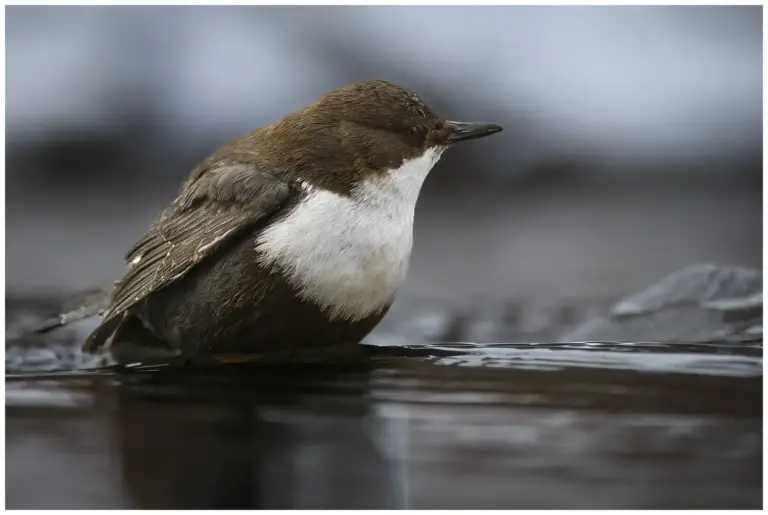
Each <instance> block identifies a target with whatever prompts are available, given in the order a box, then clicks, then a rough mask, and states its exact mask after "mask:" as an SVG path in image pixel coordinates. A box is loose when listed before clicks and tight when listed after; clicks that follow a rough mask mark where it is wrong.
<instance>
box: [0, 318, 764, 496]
mask: <svg viewBox="0 0 768 515" xmlns="http://www.w3.org/2000/svg"><path fill="white" fill-rule="evenodd" d="M11 318H12V319H13V320H12V322H14V323H13V324H11V325H10V326H9V327H10V328H9V329H7V332H6V499H7V507H8V508H180V509H184V508H328V509H332V508H446V509H450V508H510V509H515V508H518V509H521V508H562V509H567V508H584V509H587V508H597V509H599V508H616V509H621V508H626V509H631V508H649V509H651V508H723V509H727V508H760V507H761V505H762V346H761V345H752V346H749V345H732V344H730V345H719V344H716V343H713V344H697V345H686V344H682V343H679V344H667V345H662V344H654V343H641V342H637V343H624V344H618V343H591V344H586V343H573V344H508V345H498V344H497V345H471V344H442V345H437V344H429V345H427V344H425V345H412V346H410V347H407V348H403V347H378V346H377V347H360V348H358V349H357V352H354V353H351V354H349V355H347V354H345V355H337V356H332V357H329V356H324V355H319V356H313V357H309V356H307V357H304V358H302V359H301V360H299V361H296V362H292V363H287V362H285V361H284V360H281V359H277V358H274V359H266V358H261V359H260V360H255V361H254V362H251V363H229V364H216V365H202V364H198V365H195V366H193V367H186V368H183V367H177V366H172V367H138V368H134V369H129V370H122V371H118V370H115V369H113V368H110V367H104V366H101V364H100V363H99V362H98V361H91V362H84V361H82V360H80V361H78V359H80V357H79V355H78V354H77V352H76V351H75V350H74V349H75V348H76V341H75V340H74V339H72V336H71V335H69V336H67V335H66V333H65V335H64V336H56V335H53V334H52V335H51V336H50V337H49V338H51V340H50V341H38V340H34V339H28V338H25V337H23V336H20V335H21V334H22V333H23V331H21V330H20V329H19V328H20V327H23V326H24V325H25V323H26V322H24V318H23V317H19V316H18V313H17V312H14V313H12V316H11ZM14 324H15V325H14ZM57 338H58V339H57ZM67 338H69V339H67ZM361 349H362V350H361ZM75 367H81V368H82V367H86V368H91V369H90V370H72V369H73V368H75Z"/></svg>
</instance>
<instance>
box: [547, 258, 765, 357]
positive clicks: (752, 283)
mask: <svg viewBox="0 0 768 515" xmlns="http://www.w3.org/2000/svg"><path fill="white" fill-rule="evenodd" d="M762 289H763V274H762V271H760V270H750V269H746V268H741V267H731V266H718V265H711V264H700V265H692V266H689V267H686V268H684V269H682V270H680V271H678V272H675V273H673V274H671V275H669V276H667V277H665V278H664V279H662V280H661V281H660V282H658V283H656V284H654V285H653V286H650V287H649V288H647V289H645V290H643V291H641V292H639V293H637V294H635V295H631V296H629V297H626V298H624V299H622V300H620V301H619V302H618V303H616V304H615V305H614V306H613V307H612V308H611V309H610V311H609V313H608V314H607V315H606V316H600V317H595V318H592V319H589V320H587V321H585V322H584V323H582V324H581V325H579V326H578V327H576V328H575V329H573V330H571V331H565V332H564V333H563V334H562V335H561V337H560V341H659V342H673V341H684V342H690V343H696V342H723V341H725V342H733V343H748V342H762V333H763V332H762V326H763V318H762V307H763V294H762Z"/></svg>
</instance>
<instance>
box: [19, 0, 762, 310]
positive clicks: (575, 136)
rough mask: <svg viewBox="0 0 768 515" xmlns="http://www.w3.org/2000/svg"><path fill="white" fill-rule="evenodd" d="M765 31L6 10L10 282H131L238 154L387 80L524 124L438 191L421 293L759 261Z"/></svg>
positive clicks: (577, 292)
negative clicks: (219, 162) (221, 162)
mask: <svg viewBox="0 0 768 515" xmlns="http://www.w3.org/2000/svg"><path fill="white" fill-rule="evenodd" d="M761 42H762V12H761V7H759V6H734V7H266V6H264V7H18V6H17V7H8V8H6V136H7V141H6V157H7V161H6V188H7V189H6V191H7V200H6V201H7V204H6V205H7V212H6V216H7V218H6V220H7V226H6V235H7V246H6V252H7V254H6V260H7V261H6V266H7V268H6V280H7V288H8V290H9V291H10V292H18V293H22V292H23V293H29V292H30V291H38V290H45V291H63V290H70V289H79V288H84V287H87V286H92V285H94V284H97V283H101V282H104V281H108V280H112V279H116V278H117V277H118V276H119V275H120V274H121V273H122V271H123V266H124V264H123V260H122V257H123V255H124V253H125V251H126V249H127V248H129V247H130V246H131V244H132V243H133V242H134V240H135V239H136V238H137V237H138V236H139V235H140V234H141V233H142V231H143V230H144V229H145V228H146V227H147V226H148V224H149V223H150V222H151V220H152V218H153V217H154V216H155V215H156V214H157V213H158V212H159V211H160V210H161V209H162V208H163V207H164V205H165V204H166V203H167V202H169V201H170V200H171V199H172V198H173V197H174V196H175V194H176V191H177V188H178V185H179V183H180V182H181V180H182V179H183V178H184V177H185V176H186V174H187V173H188V172H189V170H191V169H192V168H193V167H194V166H195V165H196V164H197V162H199V161H200V160H201V159H202V158H204V157H205V156H206V155H207V154H209V153H210V152H212V151H213V150H214V149H215V148H216V147H217V146H219V145H220V144H222V143H224V142H226V141H227V140H229V139H231V138H233V137H236V136H238V135H239V134H241V133H243V132H245V131H248V130H250V129H252V128H255V127H257V126H261V125H264V124H267V123H270V122H273V121H275V120H277V119H279V118H280V116H282V115H283V114H285V113H287V112H289V111H291V110H293V109H295V108H298V107H300V106H302V105H304V104H306V103H308V102H311V101H312V100H313V99H315V98H316V97H317V96H319V95H320V94H322V93H324V92H326V91H328V90H330V89H333V88H335V87H337V86H340V85H343V84H345V83H347V82H351V81H355V80H361V79H369V78H383V79H388V80H391V81H393V82H397V83H400V84H402V85H404V86H407V87H410V88H412V89H413V90H415V91H417V92H418V93H419V94H420V96H421V97H422V98H423V99H424V100H425V101H426V102H427V103H428V104H430V106H431V107H432V108H433V109H434V110H435V111H437V112H439V113H441V114H442V115H444V116H445V117H447V118H452V119H460V120H482V121H492V122H496V123H499V124H501V125H503V126H504V127H505V129H506V130H505V132H503V133H502V134H500V135H498V136H496V137H493V138H489V139H487V140H482V141H478V142H473V143H472V144H467V145H463V146H461V148H456V149H454V150H452V151H451V152H450V154H448V155H446V156H445V158H444V159H442V160H441V162H440V163H439V165H438V166H437V167H436V169H435V170H434V171H433V173H432V175H431V176H430V177H429V179H428V180H427V182H426V184H425V187H424V190H423V193H422V198H421V201H420V204H419V206H418V209H417V217H416V229H415V231H416V234H415V249H414V255H413V260H412V267H411V273H410V275H409V277H408V280H407V284H406V286H405V288H404V291H403V293H402V295H403V296H411V297H413V298H425V299H437V300H441V301H446V302H448V301H451V302H454V301H455V302H476V301H477V300H479V299H484V300H490V301H493V300H494V299H509V298H521V297H526V298H532V297H535V298H547V297H557V298H577V299H578V298H585V297H600V296H614V295H619V294H623V293H627V292H630V291H633V290H635V289H637V288H641V287H644V286H645V285H647V284H649V283H652V282H655V281H656V280H657V279H658V278H660V277H661V276H664V275H666V274H668V273H670V272H673V271H675V270H677V269H679V268H681V267H683V266H685V265H687V264H690V263H693V262H700V261H707V262H715V263H723V264H732V265H744V266H750V267H755V268H761V262H762V256H761V241H762V239H761V236H762V231H761V181H762V170H761V167H762V103H761V101H762V50H761Z"/></svg>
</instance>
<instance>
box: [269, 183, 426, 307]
mask: <svg viewBox="0 0 768 515" xmlns="http://www.w3.org/2000/svg"><path fill="white" fill-rule="evenodd" d="M399 204H400V203H399V202H398V201H396V200H395V201H394V202H388V203H384V204H378V203H368V202H361V201H359V200H355V199H353V198H350V197H346V196H341V195H337V194H335V193H331V192H328V191H324V190H319V191H311V192H310V193H309V195H308V196H307V197H306V198H305V199H304V200H303V201H302V202H300V203H299V204H298V205H297V206H296V207H294V208H293V210H292V211H291V212H290V213H288V215H287V216H286V217H284V218H283V219H282V220H280V221H278V222H275V223H273V224H272V225H271V226H269V227H267V228H266V229H265V230H264V231H263V232H262V233H261V235H260V236H259V237H258V239H257V243H256V248H257V250H258V251H259V255H260V259H261V260H262V262H263V264H266V265H277V266H279V268H280V269H281V270H282V271H283V273H285V274H286V277H287V279H288V281H289V282H290V283H291V284H292V285H293V286H294V287H295V288H296V289H297V291H298V292H299V295H300V296H301V297H302V298H304V299H305V300H308V301H312V302H314V303H316V304H318V305H320V306H321V307H323V308H325V309H326V310H327V312H328V313H329V314H330V316H331V318H332V319H344V320H350V321H357V320H362V319H363V318H366V317H368V316H370V315H371V314H374V313H377V312H379V311H380V310H381V309H383V308H384V307H386V306H388V305H389V304H390V303H391V302H392V299H393V297H394V294H395V291H396V289H397V287H398V285H399V284H400V283H401V282H402V281H403V279H404V278H405V275H406V273H407V271H408V261H409V257H410V253H411V247H412V243H413V208H414V206H413V205H406V204H405V203H403V205H399Z"/></svg>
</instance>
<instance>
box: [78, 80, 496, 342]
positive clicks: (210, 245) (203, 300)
mask: <svg viewBox="0 0 768 515" xmlns="http://www.w3.org/2000/svg"><path fill="white" fill-rule="evenodd" d="M501 130H502V128H501V127H500V126H498V125H494V124H490V123H467V122H453V121H447V120H445V119H443V118H441V117H439V116H437V115H436V114H434V113H433V112H432V111H431V110H430V109H429V108H428V107H427V106H426V105H425V104H424V103H423V102H422V101H421V100H420V99H419V97H418V96H417V95H416V94H414V93H413V92H411V91H408V90H407V89H405V88H402V87H400V86H397V85H394V84H392V83H390V82H387V81H383V80H371V81H364V82H357V83H353V84H349V85H347V86H344V87H342V88H339V89H336V90H334V91H331V92H330V93H327V94H325V95H324V96H322V97H320V98H319V99H318V100H317V101H315V102H314V103H312V104H310V105H308V106H306V107H304V108H302V109H299V110H297V111H295V112H293V113H291V114H288V115H287V116H285V117H284V118H283V119H282V120H280V121H279V122H277V123H274V124H272V125H267V126H265V127H262V128H259V129H256V130H254V131H252V132H250V133H248V134H245V135H244V136H242V137H240V138H238V139H236V140H234V141H232V142H230V143H228V144H226V145H224V146H223V147H221V148H220V149H218V150H217V151H216V152H215V153H214V154H213V155H211V156H209V157H208V158H207V159H205V160H204V161H203V162H202V163H201V164H200V165H199V166H198V167H197V168H196V169H195V170H193V171H192V173H191V174H190V176H189V177H188V178H187V179H186V181H185V182H184V183H183V185H182V187H181V190H180V192H179V195H178V197H177V198H176V199H175V200H174V201H173V202H172V203H171V204H170V205H169V206H168V207H167V208H166V209H165V210H164V211H163V212H162V213H161V214H160V216H159V217H158V218H157V219H156V220H155V222H154V223H153V224H152V226H151V227H150V228H149V230H148V231H147V233H146V234H145V235H144V236H142V237H141V239H139V241H138V242H137V243H136V245H135V246H134V247H133V248H132V249H131V250H130V251H129V252H128V254H127V256H126V261H127V263H128V267H129V269H128V271H127V273H126V275H125V276H124V277H123V279H122V280H120V281H118V282H117V283H116V284H115V287H114V289H113V290H112V292H111V298H110V300H109V305H108V308H107V309H106V310H105V312H104V317H103V319H102V320H101V323H100V325H99V326H98V327H97V328H96V329H95V330H94V331H93V332H92V333H91V334H90V336H88V338H87V340H86V341H85V343H84V349H85V350H86V351H91V352H93V351H96V350H98V349H100V348H101V347H102V346H103V345H104V344H105V343H106V342H107V341H108V340H109V338H110V337H113V338H112V347H113V350H116V349H117V348H118V347H119V346H120V345H121V344H127V345H139V346H142V347H150V348H156V349H158V350H160V349H167V350H169V351H174V352H178V353H180V354H181V355H189V356H195V355H203V356H206V355H208V356H210V355H216V354H221V355H232V354H247V353H253V352H258V351H261V350H265V349H272V348H276V349H281V350H284V349H292V348H305V347H308V346H315V347H317V346H324V345H325V346H330V345H334V344H338V343H358V342H360V341H361V340H362V339H363V338H364V337H365V336H366V335H367V334H368V333H369V332H370V331H371V330H372V329H373V328H374V327H375V326H376V324H377V323H378V322H379V321H380V320H381V319H382V317H383V316H384V315H385V314H386V312H387V310H388V309H389V307H390V305H391V304H392V302H393V299H394V296H395V291H396V290H397V287H398V286H399V285H400V283H401V282H402V281H403V279H404V278H405V275H406V271H407V270H408V261H409V256H410V253H411V246H412V242H413V235H412V234H413V217H414V209H415V206H416V200H417V198H418V195H419V190H420V189H421V186H422V183H423V182H424V179H425V178H426V176H427V174H428V173H429V171H430V169H431V168H432V167H433V166H434V165H435V163H436V162H437V160H438V159H439V158H440V156H441V154H442V153H443V151H444V150H446V149H447V148H448V147H449V146H451V145H452V144H454V143H457V142H460V141H466V140H470V139H474V138H481V137H484V136H488V135H490V134H494V133H496V132H499V131H501Z"/></svg>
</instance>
